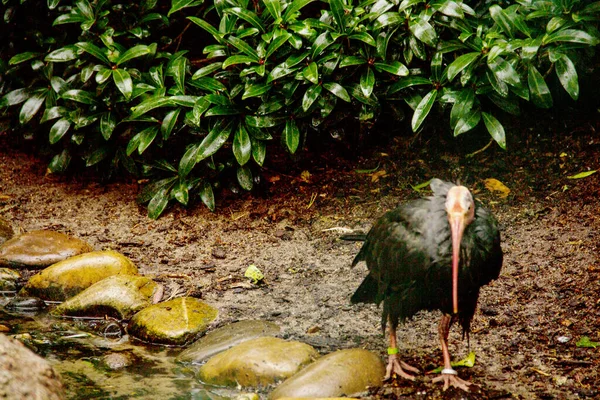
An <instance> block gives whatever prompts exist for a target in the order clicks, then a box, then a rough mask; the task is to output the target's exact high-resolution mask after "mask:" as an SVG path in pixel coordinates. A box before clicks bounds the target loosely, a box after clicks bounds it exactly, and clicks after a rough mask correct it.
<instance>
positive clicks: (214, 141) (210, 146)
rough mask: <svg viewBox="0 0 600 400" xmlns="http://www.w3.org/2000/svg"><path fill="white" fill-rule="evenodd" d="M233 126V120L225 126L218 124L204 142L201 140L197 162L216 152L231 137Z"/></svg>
mask: <svg viewBox="0 0 600 400" xmlns="http://www.w3.org/2000/svg"><path fill="white" fill-rule="evenodd" d="M232 128H233V126H232V123H231V122H230V123H229V124H227V125H226V126H225V127H224V128H223V127H222V124H218V125H216V126H215V127H214V128H213V129H212V130H211V131H210V132H209V133H208V135H206V137H205V138H204V139H203V140H202V142H200V149H199V150H198V155H197V157H196V162H200V161H202V160H204V159H205V158H207V157H210V156H212V155H213V154H215V153H216V152H217V151H218V150H219V149H220V148H221V146H223V144H224V143H225V142H226V141H227V139H228V138H229V135H230V134H231V129H232Z"/></svg>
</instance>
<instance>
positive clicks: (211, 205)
mask: <svg viewBox="0 0 600 400" xmlns="http://www.w3.org/2000/svg"><path fill="white" fill-rule="evenodd" d="M200 199H201V200H202V203H204V205H205V206H206V207H208V209H209V210H210V211H215V208H216V206H215V195H214V193H213V190H212V186H211V185H210V183H208V182H204V184H203V185H202V189H200Z"/></svg>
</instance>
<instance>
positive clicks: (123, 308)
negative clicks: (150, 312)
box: [52, 275, 160, 319]
mask: <svg viewBox="0 0 600 400" xmlns="http://www.w3.org/2000/svg"><path fill="white" fill-rule="evenodd" d="M159 290H160V286H159V285H158V284H157V283H156V282H154V281H153V280H152V279H150V278H147V277H145V276H136V275H113V276H109V277H108V278H106V279H103V280H101V281H100V282H96V283H94V284H93V285H92V286H90V287H89V288H87V289H85V290H84V291H83V292H81V293H79V294H77V295H75V296H74V297H71V298H70V299H68V300H66V301H65V302H64V303H62V304H59V305H58V306H57V307H56V308H55V309H54V310H52V314H54V315H64V316H76V317H81V316H85V317H103V316H105V315H109V316H112V317H115V318H120V319H128V318H129V317H131V316H132V315H133V314H135V313H136V312H138V311H140V310H142V309H144V308H146V307H148V306H150V305H151V304H152V298H153V296H154V294H155V293H156V292H157V291H159Z"/></svg>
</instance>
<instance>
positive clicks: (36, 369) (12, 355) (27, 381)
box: [0, 334, 66, 400]
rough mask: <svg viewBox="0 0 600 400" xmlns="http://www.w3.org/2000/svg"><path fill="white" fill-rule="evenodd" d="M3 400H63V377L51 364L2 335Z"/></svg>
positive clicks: (0, 389)
mask: <svg viewBox="0 0 600 400" xmlns="http://www.w3.org/2000/svg"><path fill="white" fill-rule="evenodd" d="M0 371H1V374H0V398H1V399H6V400H62V399H65V398H66V395H65V390H64V387H63V384H62V381H61V379H60V376H59V375H58V374H57V373H56V372H55V371H54V370H53V369H52V367H51V366H50V364H48V362H47V361H46V360H44V359H43V358H42V357H40V356H38V355H37V354H35V353H34V352H32V351H31V350H29V349H28V348H27V347H25V346H24V345H23V344H22V343H21V342H19V341H18V340H15V339H11V338H9V337H7V336H6V335H3V334H0Z"/></svg>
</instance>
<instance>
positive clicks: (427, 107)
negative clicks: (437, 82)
mask: <svg viewBox="0 0 600 400" xmlns="http://www.w3.org/2000/svg"><path fill="white" fill-rule="evenodd" d="M437 93H438V91H437V90H436V89H434V90H432V91H431V92H429V93H427V95H426V96H425V97H423V99H422V100H421V102H420V103H419V105H418V106H417V108H416V110H415V113H414V114H413V117H412V121H411V125H412V130H413V132H416V131H417V130H418V129H419V128H420V127H421V124H422V123H423V121H425V118H426V117H427V114H429V111H431V107H433V103H435V99H436V97H437Z"/></svg>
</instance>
